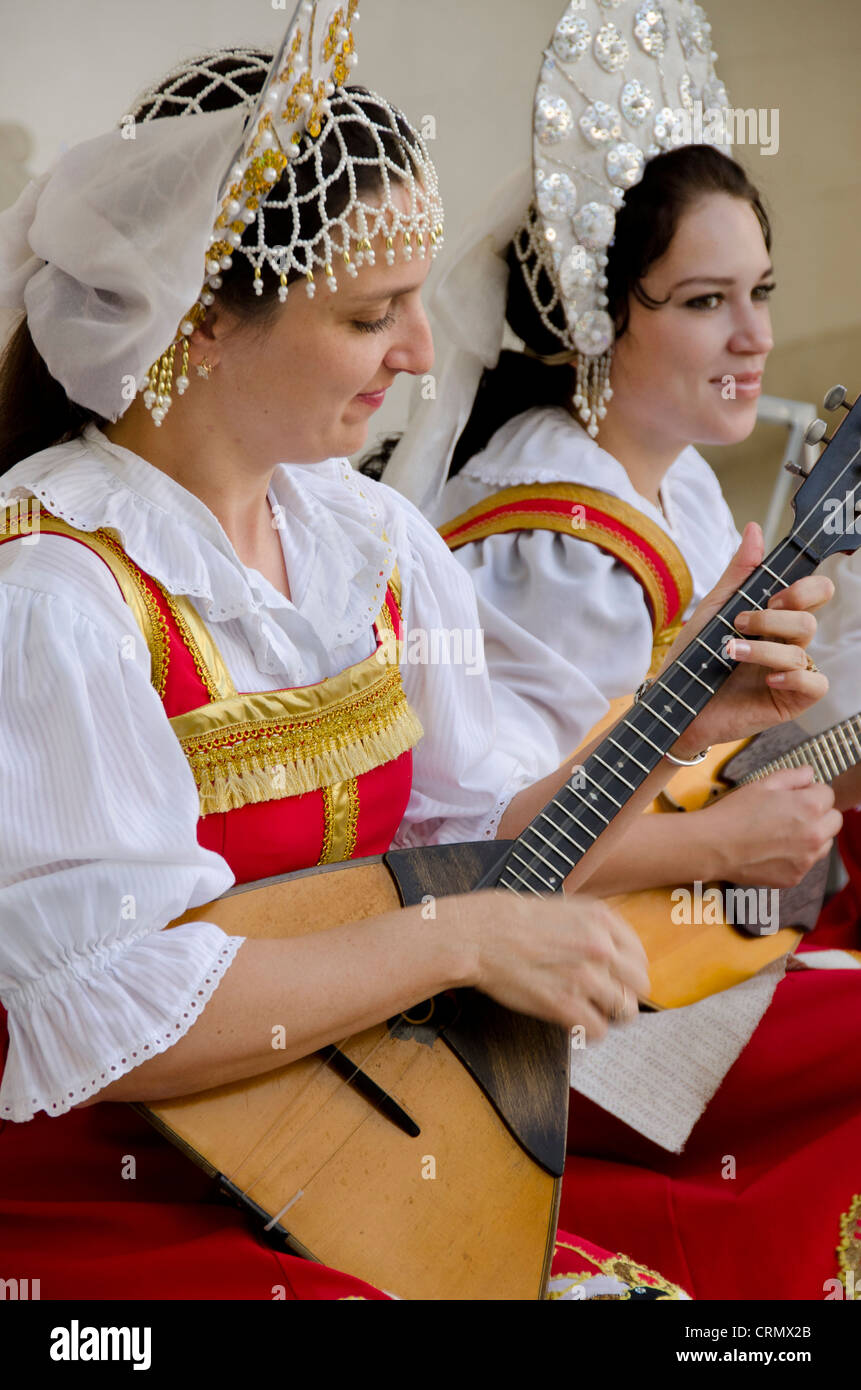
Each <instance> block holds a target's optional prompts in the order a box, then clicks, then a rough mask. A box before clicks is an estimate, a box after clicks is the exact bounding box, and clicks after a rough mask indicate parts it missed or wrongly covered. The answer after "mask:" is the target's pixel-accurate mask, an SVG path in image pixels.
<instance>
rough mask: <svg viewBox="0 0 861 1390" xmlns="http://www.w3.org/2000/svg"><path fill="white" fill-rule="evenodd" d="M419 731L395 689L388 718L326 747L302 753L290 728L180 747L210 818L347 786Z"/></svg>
mask: <svg viewBox="0 0 861 1390" xmlns="http://www.w3.org/2000/svg"><path fill="white" fill-rule="evenodd" d="M398 684H399V685H400V681H399V682H398ZM371 713H372V716H373V713H374V712H371ZM423 732H424V730H423V729H422V726H421V724H420V722H419V720H418V719H417V717H416V715H415V714H414V713H413V711H412V710H411V709H410V706H409V705H408V704H407V700H406V696H405V695H404V693H403V689H400V690H399V691H398V692H397V699H396V701H395V708H394V709H393V711H392V712H391V713H389V715H388V717H384V718H381V717H379V716H377V717H375V718H374V717H372V719H371V720H370V721H369V722H368V724H367V725H366V727H365V728H364V729H356V730H355V732H354V734H353V736H352V737H350V738H348V737H347V736H346V735H342V737H341V739H339V740H338V741H335V740H334V739H333V740H332V742H331V743H330V746H328V747H324V746H318V747H317V748H316V749H315V750H314V751H310V752H308V753H306V754H304V755H303V754H302V753H300V752H299V751H298V748H297V744H298V747H301V742H303V741H305V740H302V738H301V735H300V738H299V740H297V737H296V731H295V730H291V729H290V728H289V726H284V727H283V728H282V730H281V731H278V732H271V733H267V732H266V731H264V730H260V729H257V730H249V731H248V734H249V737H247V738H246V739H244V741H243V744H242V745H241V746H237V745H236V744H233V743H232V742H230V740H231V739H232V738H233V737H234V734H235V730H225V731H224V732H223V733H222V734H221V735H220V736H219V735H217V736H216V737H215V738H213V739H208V740H206V742H205V743H204V744H203V745H201V746H197V747H195V746H194V744H195V740H182V746H183V751H184V752H185V755H186V757H187V758H188V761H189V764H190V766H191V770H192V772H193V774H194V779H195V781H196V783H197V788H198V792H199V795H200V811H201V815H203V816H209V815H214V814H216V813H219V812H224V811H232V810H236V809H238V808H239V807H240V806H247V805H249V804H250V803H252V802H260V801H274V800H277V799H279V798H281V797H286V796H301V795H302V794H303V793H304V792H310V791H318V790H320V789H321V788H322V787H327V786H328V787H331V786H333V785H334V784H335V783H336V782H350V781H352V779H353V778H355V777H360V776H361V775H362V773H363V772H371V771H372V770H373V769H374V768H375V767H381V766H382V764H383V763H387V762H391V761H393V760H394V759H395V758H398V757H400V755H401V754H402V753H405V752H406V751H407V749H409V748H412V747H413V746H414V745H415V744H416V743H418V741H419V739H420V738H421V737H422V735H423Z"/></svg>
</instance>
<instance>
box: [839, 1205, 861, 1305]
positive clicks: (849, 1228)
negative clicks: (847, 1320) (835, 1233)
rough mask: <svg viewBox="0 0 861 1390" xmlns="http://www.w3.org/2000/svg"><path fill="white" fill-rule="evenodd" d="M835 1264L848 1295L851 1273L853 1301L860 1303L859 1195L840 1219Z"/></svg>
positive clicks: (860, 1225) (860, 1207) (860, 1222)
mask: <svg viewBox="0 0 861 1390" xmlns="http://www.w3.org/2000/svg"><path fill="white" fill-rule="evenodd" d="M837 1263H838V1265H839V1266H840V1278H841V1280H842V1281H843V1287H844V1289H845V1290H846V1294H847V1296H848V1295H849V1284H848V1276H849V1271H850V1270H851V1271H852V1282H853V1290H854V1292H853V1295H852V1297H853V1301H855V1302H861V1193H856V1194H855V1196H854V1197H853V1198H852V1204H851V1206H850V1207H849V1210H848V1211H847V1212H846V1214H845V1215H844V1216H841V1218H840V1244H839V1245H838V1247H837Z"/></svg>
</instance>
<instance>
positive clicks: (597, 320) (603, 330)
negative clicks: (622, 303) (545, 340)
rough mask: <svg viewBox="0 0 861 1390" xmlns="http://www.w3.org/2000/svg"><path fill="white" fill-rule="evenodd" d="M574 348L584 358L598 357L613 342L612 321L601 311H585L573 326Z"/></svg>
mask: <svg viewBox="0 0 861 1390" xmlns="http://www.w3.org/2000/svg"><path fill="white" fill-rule="evenodd" d="M573 336H574V346H575V347H576V349H577V351H578V352H582V353H583V355H584V357H599V356H600V355H601V353H602V352H606V351H607V349H608V347H610V345H611V344H612V342H613V339H614V337H615V330H614V328H613V320H612V319H611V318H610V315H609V314H608V313H606V312H605V311H604V310H603V309H587V310H586V313H585V314H581V315H580V317H579V319H578V320H577V322H576V324H575V325H574V335H573Z"/></svg>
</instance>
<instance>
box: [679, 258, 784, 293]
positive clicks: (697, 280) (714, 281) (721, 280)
mask: <svg viewBox="0 0 861 1390" xmlns="http://www.w3.org/2000/svg"><path fill="white" fill-rule="evenodd" d="M773 274H774V266H771V265H770V266H766V268H765V270H764V271H763V272H762V274H761V275H760V276H759V279H760V280H765V279H766V277H767V276H769V275H773ZM734 284H735V276H734V275H690V276H689V277H688V279H687V280H679V281H678V282H677V283H676V284H675V285H673V289H672V290H671V291H670V293H671V294H672V293H673V290H680V289H681V288H682V287H683V286H684V285H734Z"/></svg>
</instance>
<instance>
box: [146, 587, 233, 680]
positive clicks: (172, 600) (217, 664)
mask: <svg viewBox="0 0 861 1390" xmlns="http://www.w3.org/2000/svg"><path fill="white" fill-rule="evenodd" d="M161 592H162V594H163V595H164V600H165V603H166V604H167V606H168V608H169V609H170V612H171V616H172V618H173V620H174V622H175V623H176V625H177V628H178V629H179V632H180V634H181V636H182V639H183V641H184V642H185V645H186V646H187V648H188V651H189V654H190V656H191V659H192V661H193V662H194V666H195V670H196V671H197V674H198V675H199V676H200V679H201V680H202V681H203V684H204V685H205V686H206V690H207V693H208V694H209V696H210V698H211V699H213V700H229V699H230V698H231V697H232V696H234V695H235V694H236V686H235V685H234V684H233V681H232V679H231V676H230V672H229V671H228V669H227V666H226V665H225V662H224V658H223V656H222V655H221V652H220V651H219V650H218V647H217V646H216V645H215V642H214V641H213V638H212V635H211V633H210V631H209V628H208V627H207V626H206V624H205V623H204V621H203V619H202V618H201V616H200V614H199V613H198V611H197V609H196V608H195V606H194V604H193V603H192V602H191V600H190V599H188V598H186V597H185V596H184V595H179V594H168V593H166V592H165V590H164V589H162V591H161Z"/></svg>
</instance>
